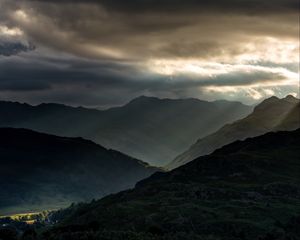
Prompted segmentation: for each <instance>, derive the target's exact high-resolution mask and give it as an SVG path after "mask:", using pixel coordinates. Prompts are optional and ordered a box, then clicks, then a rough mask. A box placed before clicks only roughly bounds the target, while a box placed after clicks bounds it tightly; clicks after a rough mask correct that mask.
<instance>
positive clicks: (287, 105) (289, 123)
mask: <svg viewBox="0 0 300 240" xmlns="http://www.w3.org/2000/svg"><path fill="white" fill-rule="evenodd" d="M299 127H300V103H299V99H297V98H294V97H293V96H291V95H289V96H287V97H286V98H283V99H279V98H277V97H271V98H269V99H266V100H264V101H263V102H262V103H260V104H259V105H257V106H256V107H255V109H254V111H253V112H252V113H251V114H250V115H248V116H247V117H245V118H243V119H241V120H238V121H236V122H234V123H232V124H226V125H225V126H223V127H222V128H220V129H219V130H218V131H216V132H215V133H213V134H210V135H208V136H206V137H204V138H200V139H199V140H198V141H197V142H196V143H195V144H194V145H192V146H191V147H190V148H189V149H188V150H187V151H185V152H184V153H183V154H181V155H179V156H178V157H176V158H175V159H174V160H173V161H172V162H171V163H170V164H168V166H167V168H169V169H173V168H175V167H178V166H181V165H183V164H186V163H188V162H190V161H192V160H194V159H195V158H197V157H199V156H203V155H206V154H210V153H212V152H213V151H214V150H216V149H218V148H220V147H222V146H225V145H227V144H229V143H232V142H234V141H236V140H244V139H246V138H249V137H255V136H259V135H262V134H265V133H267V132H271V131H290V130H295V129H297V128H299Z"/></svg>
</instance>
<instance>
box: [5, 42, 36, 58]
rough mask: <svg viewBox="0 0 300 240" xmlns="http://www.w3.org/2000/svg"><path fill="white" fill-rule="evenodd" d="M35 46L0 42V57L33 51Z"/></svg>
mask: <svg viewBox="0 0 300 240" xmlns="http://www.w3.org/2000/svg"><path fill="white" fill-rule="evenodd" d="M34 49H35V46H34V45H33V44H28V45H27V44H24V43H21V42H7V41H4V42H2V41H1V40H0V55H3V56H7V57H8V56H11V55H16V54H18V53H21V52H28V51H33V50H34Z"/></svg>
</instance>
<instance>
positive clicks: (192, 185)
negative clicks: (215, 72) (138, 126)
mask: <svg viewBox="0 0 300 240" xmlns="http://www.w3.org/2000/svg"><path fill="white" fill-rule="evenodd" d="M256 110H257V111H258V110H259V109H256ZM299 156H300V129H298V130H295V131H286V132H276V133H267V134H265V135H263V136H259V137H254V138H248V139H246V140H244V141H236V142H234V143H231V144H229V145H226V146H224V147H222V148H221V149H218V150H216V151H215V152H214V153H212V154H210V155H206V156H202V157H199V158H197V159H195V160H194V161H192V162H190V163H188V164H186V165H184V166H182V167H179V168H177V169H175V170H173V171H170V172H160V173H155V174H153V175H152V176H151V177H149V178H147V179H145V180H142V181H141V182H139V183H137V185H136V187H135V188H134V189H132V190H127V191H123V192H120V193H117V194H113V195H110V196H107V197H105V198H103V199H101V200H98V201H93V202H91V203H89V204H79V205H74V206H72V207H70V208H67V209H65V210H62V211H58V212H56V213H54V214H53V216H52V218H53V219H55V220H56V221H59V224H57V225H56V226H54V227H53V228H51V229H50V230H46V231H45V232H44V233H43V235H42V236H43V238H42V239H47V240H48V239H51V240H57V239H72V240H77V239H81V240H85V239H89V240H96V239H110V240H117V239H118V240H119V239H132V240H139V239H143V240H171V239H172V240H190V239H199V240H202V239H210V240H217V239H218V240H229V239H231V240H241V239H243V240H253V239H261V240H269V239H272V240H283V239H295V240H296V239H299V236H300V231H299V223H300V215H299V213H300V187H299V186H300V174H299V173H300V159H299Z"/></svg>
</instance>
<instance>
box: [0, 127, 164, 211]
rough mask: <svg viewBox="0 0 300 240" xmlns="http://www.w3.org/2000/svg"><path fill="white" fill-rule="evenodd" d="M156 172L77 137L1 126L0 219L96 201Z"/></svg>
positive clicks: (134, 160) (129, 186)
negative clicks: (84, 201)
mask: <svg viewBox="0 0 300 240" xmlns="http://www.w3.org/2000/svg"><path fill="white" fill-rule="evenodd" d="M157 170H158V169H157V168H152V167H150V166H148V165H147V164H145V163H143V162H141V161H139V160H136V159H134V158H131V157H129V156H127V155H124V154H122V153H120V152H117V151H114V150H108V149H105V148H103V147H101V146H99V145H97V144H95V143H93V142H91V141H88V140H84V139H82V138H66V137H57V136H53V135H47V134H42V133H37V132H33V131H31V130H25V129H13V128H0V189H1V192H0V215H3V214H5V213H6V212H22V211H33V210H44V209H52V208H59V207H63V206H64V207H65V206H67V205H68V204H70V203H71V202H75V201H76V202H78V201H83V200H91V199H93V198H99V197H102V196H105V195H107V194H109V193H113V192H118V191H120V190H124V189H128V188H131V187H133V186H134V184H135V183H136V182H137V181H139V180H141V179H143V178H145V177H148V176H149V175H151V174H152V173H153V172H155V171H157Z"/></svg>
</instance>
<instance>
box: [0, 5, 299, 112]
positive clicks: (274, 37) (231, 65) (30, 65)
mask: <svg viewBox="0 0 300 240" xmlns="http://www.w3.org/2000/svg"><path fill="white" fill-rule="evenodd" d="M0 7H1V10H0V11H1V15H0V98H1V99H6V100H17V101H27V102H31V103H39V102H43V101H51V102H62V103H66V104H72V105H86V106H96V107H107V106H113V105H119V104H123V103H125V102H127V101H128V100H130V99H131V98H133V97H136V96H139V95H142V94H146V95H153V96H159V97H172V98H173V97H174V98H177V97H197V98H202V99H206V100H215V99H220V98H225V99H230V100H240V101H243V102H245V103H254V102H256V101H259V100H261V99H262V98H265V97H268V96H270V95H277V96H279V97H282V96H284V95H286V94H293V95H296V96H298V97H299V69H298V67H299V22H298V14H299V13H298V2H297V0H276V1H258V0H251V1H247V2H245V1H243V0H239V1H235V0H229V1H226V4H225V2H224V1H221V0H214V1H201V2H200V1H194V0H187V1H184V2H182V1H177V0H174V1H170V0H162V1H157V0H149V1H135V0H129V1H120V0H112V1H106V0H99V1H94V0H88V1H82V0H73V1H72V0H63V1H55V0H46V1H39V0H23V1H20V0H15V1H9V0H0Z"/></svg>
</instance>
